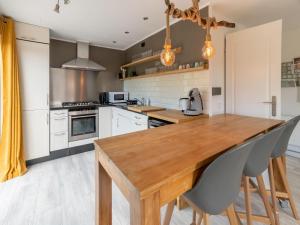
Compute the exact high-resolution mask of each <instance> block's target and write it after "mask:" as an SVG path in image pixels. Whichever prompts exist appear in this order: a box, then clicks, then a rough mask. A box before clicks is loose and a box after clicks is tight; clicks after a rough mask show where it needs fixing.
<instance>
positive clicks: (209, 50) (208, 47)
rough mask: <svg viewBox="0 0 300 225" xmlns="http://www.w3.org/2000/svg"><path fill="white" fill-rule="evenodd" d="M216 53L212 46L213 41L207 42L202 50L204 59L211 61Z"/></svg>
mask: <svg viewBox="0 0 300 225" xmlns="http://www.w3.org/2000/svg"><path fill="white" fill-rule="evenodd" d="M215 53H216V51H215V48H214V47H213V46H212V43H211V41H205V43H204V46H203V48H202V56H203V58H204V59H211V58H212V57H214V55H215Z"/></svg>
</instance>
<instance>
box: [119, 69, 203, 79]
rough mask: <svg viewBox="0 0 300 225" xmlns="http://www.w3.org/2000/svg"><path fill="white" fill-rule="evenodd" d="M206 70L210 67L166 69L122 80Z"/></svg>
mask: <svg viewBox="0 0 300 225" xmlns="http://www.w3.org/2000/svg"><path fill="white" fill-rule="evenodd" d="M204 70H208V68H201V67H196V68H189V69H181V70H180V69H178V70H170V71H165V72H158V73H151V74H144V75H139V76H134V77H126V78H125V79H121V80H134V79H142V78H149V77H159V76H165V75H173V74H179V73H188V72H196V71H204Z"/></svg>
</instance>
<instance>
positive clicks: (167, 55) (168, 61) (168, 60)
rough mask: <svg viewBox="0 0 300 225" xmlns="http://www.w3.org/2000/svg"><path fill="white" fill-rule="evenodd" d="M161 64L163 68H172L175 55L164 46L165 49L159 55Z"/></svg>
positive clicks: (169, 47)
mask: <svg viewBox="0 0 300 225" xmlns="http://www.w3.org/2000/svg"><path fill="white" fill-rule="evenodd" d="M160 60H161V63H162V64H163V65H165V66H172V65H173V64H174V62H175V53H174V51H173V50H172V49H171V46H165V49H164V50H163V51H162V52H161V54H160Z"/></svg>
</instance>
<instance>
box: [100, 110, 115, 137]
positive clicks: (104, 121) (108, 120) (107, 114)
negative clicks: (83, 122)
mask: <svg viewBox="0 0 300 225" xmlns="http://www.w3.org/2000/svg"><path fill="white" fill-rule="evenodd" d="M111 136H112V107H99V138H106V137H111Z"/></svg>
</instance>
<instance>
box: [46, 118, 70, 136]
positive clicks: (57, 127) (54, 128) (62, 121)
mask: <svg viewBox="0 0 300 225" xmlns="http://www.w3.org/2000/svg"><path fill="white" fill-rule="evenodd" d="M64 131H68V117H60V118H59V117H55V118H51V120H50V133H57V132H64Z"/></svg>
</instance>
